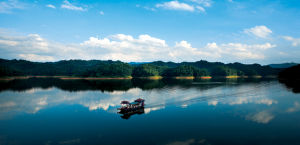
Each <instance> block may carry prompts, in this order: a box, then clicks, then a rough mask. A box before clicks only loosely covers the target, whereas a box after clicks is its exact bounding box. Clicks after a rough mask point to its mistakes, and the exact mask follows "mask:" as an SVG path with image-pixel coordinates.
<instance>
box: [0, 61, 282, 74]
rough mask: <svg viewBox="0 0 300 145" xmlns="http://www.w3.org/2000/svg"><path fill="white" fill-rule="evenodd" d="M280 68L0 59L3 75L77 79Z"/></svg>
mask: <svg viewBox="0 0 300 145" xmlns="http://www.w3.org/2000/svg"><path fill="white" fill-rule="evenodd" d="M279 71H280V69H276V68H271V67H270V66H261V65H259V64H250V65H248V64H247V65H246V64H241V63H229V64H224V63H221V62H208V61H204V60H201V61H197V62H182V63H174V62H162V61H155V62H150V63H135V64H129V63H124V62H121V61H111V60H108V61H102V60H88V61H87V60H62V61H58V62H31V61H26V60H6V59H0V76H1V77H6V76H77V77H149V76H163V77H177V76H194V77H201V76H269V75H277V74H278V72H279Z"/></svg>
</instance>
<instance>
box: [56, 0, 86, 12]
mask: <svg viewBox="0 0 300 145" xmlns="http://www.w3.org/2000/svg"><path fill="white" fill-rule="evenodd" d="M61 8H64V9H69V10H75V11H86V9H84V8H82V7H79V6H75V5H73V4H71V3H70V2H69V1H68V0H65V1H64V2H63V4H62V5H61Z"/></svg>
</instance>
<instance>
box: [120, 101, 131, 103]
mask: <svg viewBox="0 0 300 145" xmlns="http://www.w3.org/2000/svg"><path fill="white" fill-rule="evenodd" d="M121 104H129V102H128V101H122V102H121Z"/></svg>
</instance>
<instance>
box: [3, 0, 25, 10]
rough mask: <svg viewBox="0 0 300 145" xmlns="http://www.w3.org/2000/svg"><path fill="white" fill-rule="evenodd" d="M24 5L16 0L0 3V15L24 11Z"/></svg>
mask: <svg viewBox="0 0 300 145" xmlns="http://www.w3.org/2000/svg"><path fill="white" fill-rule="evenodd" d="M24 8H25V5H24V4H23V3H20V2H19V1H18V0H7V1H2V2H0V13H11V12H12V10H14V9H24Z"/></svg>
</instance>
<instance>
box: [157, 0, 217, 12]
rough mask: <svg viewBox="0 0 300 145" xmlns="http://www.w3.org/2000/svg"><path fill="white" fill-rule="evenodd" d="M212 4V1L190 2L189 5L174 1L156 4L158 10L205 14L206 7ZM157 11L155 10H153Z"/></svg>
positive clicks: (198, 0) (190, 0) (196, 0)
mask: <svg viewBox="0 0 300 145" xmlns="http://www.w3.org/2000/svg"><path fill="white" fill-rule="evenodd" d="M211 4H212V1H211V0H189V1H188V3H183V2H179V1H178V0H173V1H169V2H164V3H159V4H156V7H157V8H163V9H167V10H180V11H189V12H205V9H204V7H210V6H211ZM151 10H155V9H153V8H152V9H151Z"/></svg>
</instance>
